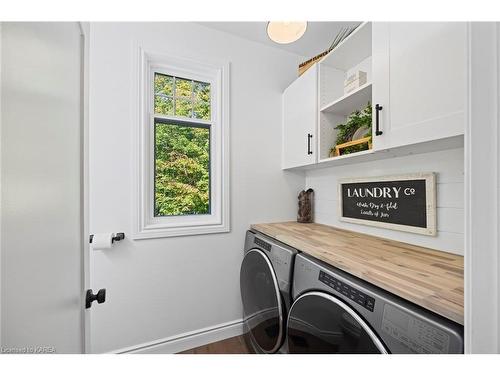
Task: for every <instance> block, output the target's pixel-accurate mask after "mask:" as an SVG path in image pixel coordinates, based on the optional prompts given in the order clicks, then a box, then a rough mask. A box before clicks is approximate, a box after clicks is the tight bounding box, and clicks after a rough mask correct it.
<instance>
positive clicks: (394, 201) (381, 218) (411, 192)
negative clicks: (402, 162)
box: [339, 173, 436, 236]
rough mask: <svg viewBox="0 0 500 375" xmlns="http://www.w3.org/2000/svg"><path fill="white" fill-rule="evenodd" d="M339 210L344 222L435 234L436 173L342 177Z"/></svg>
mask: <svg viewBox="0 0 500 375" xmlns="http://www.w3.org/2000/svg"><path fill="white" fill-rule="evenodd" d="M339 209H340V220H341V221H346V222H350V223H356V224H364V225H371V226H377V227H382V228H387V229H395V230H401V231H406V232H413V233H419V234H425V235H429V236H434V235H436V177H435V174H434V173H416V174H407V175H399V176H385V177H368V178H354V179H344V180H341V181H340V182H339Z"/></svg>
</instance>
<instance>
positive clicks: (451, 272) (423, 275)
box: [252, 222, 464, 324]
mask: <svg viewBox="0 0 500 375" xmlns="http://www.w3.org/2000/svg"><path fill="white" fill-rule="evenodd" d="M252 229H254V230H256V231H259V232H261V233H264V234H266V235H268V236H269V237H272V238H274V239H276V240H278V241H281V242H283V243H285V244H287V245H289V246H291V247H294V248H296V249H297V250H299V251H302V252H304V253H307V254H310V255H312V256H314V257H315V258H317V259H320V260H322V261H324V262H326V263H328V264H331V265H332V266H335V267H337V268H340V269H341V270H344V271H346V272H348V273H350V274H352V275H354V276H357V277H359V278H361V279H363V280H365V281H367V282H369V283H372V284H373V285H376V286H378V287H380V288H382V289H385V290H387V291H389V292H391V293H393V294H396V295H398V296H400V297H402V298H404V299H406V300H408V301H411V302H413V303H415V304H417V305H419V306H422V307H424V308H426V309H428V310H431V311H433V312H435V313H437V314H439V315H442V316H444V317H446V318H448V319H450V320H453V321H455V322H457V323H460V324H464V279H463V275H464V258H463V257H462V256H459V255H454V254H449V253H445V252H442V251H437V250H432V249H428V248H425V247H420V246H415V245H410V244H406V243H403V242H397V241H392V240H388V239H384V238H380V237H375V236H369V235H366V234H361V233H356V232H352V231H347V230H343V229H338V228H334V227H330V226H327V225H321V224H300V223H297V222H284V223H272V224H254V225H252Z"/></svg>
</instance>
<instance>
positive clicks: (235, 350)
mask: <svg viewBox="0 0 500 375" xmlns="http://www.w3.org/2000/svg"><path fill="white" fill-rule="evenodd" d="M179 354H250V351H249V350H248V348H247V345H246V344H245V339H244V338H243V336H236V337H231V338H229V339H226V340H222V341H217V342H213V343H211V344H208V345H203V346H199V347H197V348H194V349H190V350H186V351H184V352H180V353H179Z"/></svg>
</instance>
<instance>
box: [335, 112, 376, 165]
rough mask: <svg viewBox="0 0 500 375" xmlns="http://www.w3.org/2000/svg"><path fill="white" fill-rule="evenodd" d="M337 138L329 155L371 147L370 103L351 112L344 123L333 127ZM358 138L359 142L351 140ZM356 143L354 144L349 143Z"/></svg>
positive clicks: (348, 152)
mask: <svg viewBox="0 0 500 375" xmlns="http://www.w3.org/2000/svg"><path fill="white" fill-rule="evenodd" d="M335 129H336V130H337V139H336V141H335V146H334V147H333V148H332V149H331V150H330V156H339V155H341V154H342V155H345V154H351V153H354V152H359V151H364V150H367V149H370V148H371V136H372V105H371V103H368V105H367V106H366V107H365V108H364V109H362V110H356V111H354V112H352V113H351V114H350V115H349V116H348V117H347V121H346V122H345V123H344V124H339V125H337V126H336V127H335ZM357 140H359V141H360V142H353V141H357ZM351 143H356V144H351Z"/></svg>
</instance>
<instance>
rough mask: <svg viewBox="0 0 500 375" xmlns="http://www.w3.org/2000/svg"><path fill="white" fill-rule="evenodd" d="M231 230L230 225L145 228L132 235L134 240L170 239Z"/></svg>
mask: <svg viewBox="0 0 500 375" xmlns="http://www.w3.org/2000/svg"><path fill="white" fill-rule="evenodd" d="M230 231H231V228H230V227H229V224H212V225H194V226H184V227H163V228H158V227H155V228H148V227H146V228H144V229H143V230H141V231H139V232H137V233H134V234H133V235H132V239H133V240H145V239H150V238H168V237H180V236H197V235H202V234H215V233H227V232H230Z"/></svg>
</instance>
